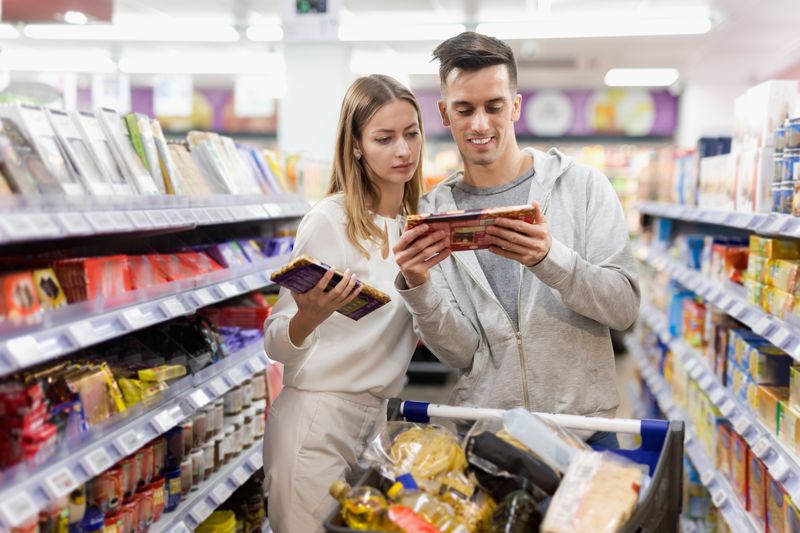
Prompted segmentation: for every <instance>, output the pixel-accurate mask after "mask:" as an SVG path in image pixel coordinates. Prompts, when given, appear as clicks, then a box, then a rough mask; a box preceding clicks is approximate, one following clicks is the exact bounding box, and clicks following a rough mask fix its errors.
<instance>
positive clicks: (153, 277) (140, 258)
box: [128, 255, 169, 290]
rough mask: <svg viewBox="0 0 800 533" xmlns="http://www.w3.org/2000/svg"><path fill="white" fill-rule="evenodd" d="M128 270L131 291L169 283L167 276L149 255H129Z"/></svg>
mask: <svg viewBox="0 0 800 533" xmlns="http://www.w3.org/2000/svg"><path fill="white" fill-rule="evenodd" d="M128 270H129V271H130V276H131V287H132V288H133V290H137V289H143V288H145V287H152V286H153V285H159V284H161V283H167V282H169V279H168V278H167V276H165V275H164V272H163V271H162V270H161V268H159V266H158V264H157V263H156V262H155V261H154V260H153V258H152V256H150V255H129V256H128Z"/></svg>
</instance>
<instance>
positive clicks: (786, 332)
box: [634, 246, 800, 361]
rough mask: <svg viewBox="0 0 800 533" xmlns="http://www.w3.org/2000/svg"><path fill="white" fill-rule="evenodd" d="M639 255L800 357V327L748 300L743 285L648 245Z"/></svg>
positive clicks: (638, 248) (797, 357) (638, 249)
mask: <svg viewBox="0 0 800 533" xmlns="http://www.w3.org/2000/svg"><path fill="white" fill-rule="evenodd" d="M634 253H635V255H636V258H637V259H639V260H641V261H644V262H646V263H648V264H650V265H651V266H652V267H653V268H655V269H656V270H658V271H660V272H665V273H667V274H669V275H670V276H672V278H673V279H675V280H677V281H679V282H680V283H681V284H682V285H683V286H685V287H687V288H689V289H691V290H693V291H694V292H696V293H697V294H699V295H700V296H702V297H703V298H705V299H706V300H707V301H709V302H711V303H712V304H714V305H715V306H717V307H718V308H720V309H721V310H723V311H725V312H726V313H727V314H729V315H730V316H732V317H733V318H735V319H737V320H738V321H740V322H741V323H743V324H745V325H747V326H748V327H749V328H750V329H752V330H753V331H754V332H756V333H757V334H759V335H761V336H762V337H764V338H765V339H767V340H769V341H770V342H771V343H772V344H774V345H775V346H778V347H780V348H781V349H783V350H784V351H785V352H786V353H788V354H790V355H791V356H792V357H793V358H794V359H795V360H796V361H800V327H798V326H796V325H794V324H790V323H789V322H787V321H785V320H781V319H779V318H777V317H774V316H772V315H769V314H767V313H766V312H765V311H764V310H763V309H761V308H760V307H758V306H756V305H753V304H751V303H750V302H748V301H747V295H746V294H745V290H744V288H743V287H741V286H739V285H734V284H732V283H731V284H728V285H723V284H722V283H719V282H717V281H714V280H711V279H709V278H708V277H706V276H704V275H703V273H702V272H700V271H698V270H692V269H690V268H687V267H685V266H683V265H681V264H679V263H677V262H676V261H674V260H673V259H671V258H669V257H668V256H666V255H665V254H662V253H659V252H656V251H654V250H651V249H649V248H647V247H644V246H638V247H636V249H635V252H634Z"/></svg>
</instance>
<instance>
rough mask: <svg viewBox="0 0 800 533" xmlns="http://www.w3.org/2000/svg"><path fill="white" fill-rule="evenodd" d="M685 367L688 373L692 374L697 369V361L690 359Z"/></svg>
mask: <svg viewBox="0 0 800 533" xmlns="http://www.w3.org/2000/svg"><path fill="white" fill-rule="evenodd" d="M683 367H684V368H685V369H686V371H687V372H691V371H692V370H694V369H695V368H697V359H689V360H688V361H686V363H685V364H684V365H683Z"/></svg>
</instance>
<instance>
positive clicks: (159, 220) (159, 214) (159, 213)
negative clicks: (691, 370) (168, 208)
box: [147, 209, 170, 228]
mask: <svg viewBox="0 0 800 533" xmlns="http://www.w3.org/2000/svg"><path fill="white" fill-rule="evenodd" d="M147 216H148V217H150V220H152V221H153V225H154V226H156V227H158V228H163V227H165V226H169V225H170V223H169V220H167V216H166V215H165V214H164V210H163V209H156V210H153V211H148V212H147Z"/></svg>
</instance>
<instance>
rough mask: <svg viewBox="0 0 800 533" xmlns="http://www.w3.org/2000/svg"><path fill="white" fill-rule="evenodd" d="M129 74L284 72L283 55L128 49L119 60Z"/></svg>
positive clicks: (121, 69) (280, 73)
mask: <svg viewBox="0 0 800 533" xmlns="http://www.w3.org/2000/svg"><path fill="white" fill-rule="evenodd" d="M119 69H120V71H122V72H127V73H129V74H263V75H267V74H270V75H276V76H285V75H286V67H285V65H284V62H283V56H281V55H279V54H274V53H273V54H269V53H261V54H257V53H236V54H225V53H215V54H198V53H194V54H192V53H188V52H187V53H158V52H150V53H131V54H126V55H123V56H122V58H120V60H119Z"/></svg>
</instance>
